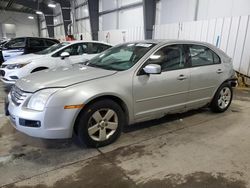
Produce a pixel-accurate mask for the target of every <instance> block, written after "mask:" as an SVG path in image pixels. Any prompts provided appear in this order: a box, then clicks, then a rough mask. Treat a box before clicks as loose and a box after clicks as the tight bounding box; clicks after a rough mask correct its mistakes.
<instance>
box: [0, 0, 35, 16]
mask: <svg viewBox="0 0 250 188" xmlns="http://www.w3.org/2000/svg"><path fill="white" fill-rule="evenodd" d="M26 1H27V0H26ZM36 2H37V1H36ZM0 11H1V12H2V11H16V12H24V13H34V12H35V10H33V9H31V8H28V7H25V6H23V5H21V4H17V3H15V0H0Z"/></svg>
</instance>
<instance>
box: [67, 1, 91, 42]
mask: <svg viewBox="0 0 250 188" xmlns="http://www.w3.org/2000/svg"><path fill="white" fill-rule="evenodd" d="M84 2H85V0H75V1H72V3H71V5H72V9H74V10H73V11H72V20H73V23H74V24H73V34H74V36H75V37H76V38H77V39H80V38H81V36H82V39H84V40H91V39H92V37H91V29H90V21H89V10H88V5H87V4H85V5H82V3H84Z"/></svg>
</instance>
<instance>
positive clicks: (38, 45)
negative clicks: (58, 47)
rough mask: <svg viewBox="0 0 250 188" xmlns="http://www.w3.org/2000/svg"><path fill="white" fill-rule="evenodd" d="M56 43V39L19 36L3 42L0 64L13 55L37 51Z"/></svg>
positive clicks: (0, 51)
mask: <svg viewBox="0 0 250 188" xmlns="http://www.w3.org/2000/svg"><path fill="white" fill-rule="evenodd" d="M56 43H59V41H58V40H56V39H51V38H39V37H19V38H14V39H11V40H10V41H8V42H7V43H5V44H4V45H3V46H2V47H1V50H0V64H2V62H4V61H6V60H8V59H11V58H13V57H16V56H19V55H22V54H29V53H35V52H39V51H41V50H44V49H46V48H48V47H50V46H52V45H54V44H56Z"/></svg>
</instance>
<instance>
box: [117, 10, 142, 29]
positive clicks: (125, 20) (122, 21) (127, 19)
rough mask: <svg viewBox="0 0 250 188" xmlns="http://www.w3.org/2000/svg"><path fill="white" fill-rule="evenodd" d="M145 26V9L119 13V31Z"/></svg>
mask: <svg viewBox="0 0 250 188" xmlns="http://www.w3.org/2000/svg"><path fill="white" fill-rule="evenodd" d="M137 26H139V27H140V26H143V8H142V7H136V8H131V9H127V10H122V11H119V29H126V28H131V27H137Z"/></svg>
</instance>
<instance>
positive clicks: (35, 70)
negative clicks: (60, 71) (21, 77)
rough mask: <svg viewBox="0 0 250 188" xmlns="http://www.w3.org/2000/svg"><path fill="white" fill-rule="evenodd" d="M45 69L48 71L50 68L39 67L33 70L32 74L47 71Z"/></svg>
mask: <svg viewBox="0 0 250 188" xmlns="http://www.w3.org/2000/svg"><path fill="white" fill-rule="evenodd" d="M45 69H48V67H37V68H35V69H33V70H32V71H31V73H33V72H37V71H41V70H45Z"/></svg>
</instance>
